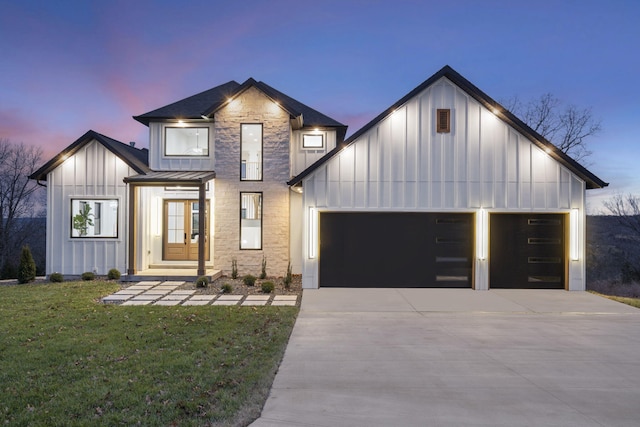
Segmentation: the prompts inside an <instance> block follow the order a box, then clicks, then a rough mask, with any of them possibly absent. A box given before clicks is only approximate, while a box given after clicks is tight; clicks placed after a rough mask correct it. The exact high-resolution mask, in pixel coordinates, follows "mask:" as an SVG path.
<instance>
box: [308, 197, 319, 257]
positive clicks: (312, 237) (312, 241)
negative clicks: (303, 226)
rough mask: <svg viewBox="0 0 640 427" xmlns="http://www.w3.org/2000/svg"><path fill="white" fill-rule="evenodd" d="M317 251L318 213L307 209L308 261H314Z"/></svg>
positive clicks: (315, 210) (314, 209) (312, 209)
mask: <svg viewBox="0 0 640 427" xmlns="http://www.w3.org/2000/svg"><path fill="white" fill-rule="evenodd" d="M317 251H318V211H317V209H316V208H309V259H315V258H316V256H317Z"/></svg>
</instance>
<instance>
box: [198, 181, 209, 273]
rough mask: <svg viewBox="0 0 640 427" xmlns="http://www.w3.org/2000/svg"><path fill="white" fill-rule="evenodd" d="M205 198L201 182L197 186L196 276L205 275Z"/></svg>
mask: <svg viewBox="0 0 640 427" xmlns="http://www.w3.org/2000/svg"><path fill="white" fill-rule="evenodd" d="M205 196H206V183H204V182H203V183H201V184H200V185H199V186H198V207H199V209H198V276H204V275H205V274H206V270H205V266H204V249H205V245H206V240H207V236H205V234H204V233H205V228H206V227H205V226H204V222H205V221H206V219H207V218H206V215H205V211H206V209H207V205H206V204H205V203H206V201H205Z"/></svg>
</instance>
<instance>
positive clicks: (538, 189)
mask: <svg viewBox="0 0 640 427" xmlns="http://www.w3.org/2000/svg"><path fill="white" fill-rule="evenodd" d="M439 108H448V109H450V110H451V132H450V133H437V132H436V129H435V123H434V121H435V116H436V110H437V109H439ZM303 186H304V203H303V210H304V225H303V227H304V230H306V231H305V232H304V233H303V239H304V242H303V250H304V252H305V257H304V262H303V286H304V287H305V288H316V287H318V258H317V256H316V257H315V258H310V257H309V242H310V240H311V239H313V238H314V237H313V236H312V233H317V230H311V229H310V225H309V224H310V220H309V215H310V214H311V213H312V212H322V211H328V212H335V211H358V212H366V211H379V212H380V211H394V212H398V211H400V212H401V211H406V212H472V213H476V212H478V211H479V210H480V209H485V210H486V211H487V212H488V213H489V214H491V213H492V212H513V213H526V212H554V213H568V212H569V211H570V210H571V209H579V211H580V215H578V218H579V221H580V224H579V225H578V230H579V242H580V248H581V255H580V257H579V259H578V260H577V261H569V289H571V290H583V289H584V284H585V280H584V233H585V231H584V230H585V225H584V223H585V221H584V206H585V200H584V194H585V189H586V186H585V182H584V181H583V180H581V179H580V178H578V177H577V176H575V175H574V174H573V173H571V172H570V171H569V170H567V169H566V168H565V167H564V166H563V165H561V164H560V163H559V162H557V161H555V160H554V159H552V158H551V157H549V156H548V155H547V154H546V153H545V152H544V151H543V150H542V149H540V148H539V147H537V146H535V145H534V144H533V143H532V142H531V141H530V140H528V139H527V138H526V137H524V136H523V135H522V134H520V133H518V132H517V131H516V130H514V129H513V128H512V127H510V126H509V125H507V124H506V123H505V122H503V121H502V120H500V119H499V118H498V117H496V115H494V113H493V112H491V111H489V110H487V109H486V108H485V107H483V106H482V105H480V104H479V103H478V102H477V101H476V100H475V99H473V98H471V97H470V96H469V95H468V94H467V93H466V92H464V91H463V90H461V89H459V88H458V87H457V86H456V85H454V84H453V83H451V82H450V81H449V80H448V79H446V78H442V79H440V80H439V81H437V82H436V83H434V84H433V85H431V86H429V87H428V88H426V89H425V90H424V91H422V92H421V93H419V94H418V95H416V96H415V97H413V98H411V99H410V100H409V101H408V102H407V103H406V104H404V105H402V106H401V107H399V108H398V109H396V110H395V111H394V112H393V113H391V114H390V115H389V116H388V117H386V118H385V119H383V120H381V121H380V122H378V123H377V124H376V125H375V126H373V127H372V128H371V129H369V130H368V131H367V132H365V133H364V134H362V135H361V136H360V137H359V138H358V139H357V140H356V141H354V142H353V143H351V144H350V145H349V146H347V147H346V148H345V149H344V150H343V151H342V152H340V153H339V154H337V155H336V156H334V157H333V158H332V159H330V160H329V161H328V162H326V163H325V164H324V165H322V166H321V167H319V168H318V169H317V170H315V171H314V172H313V173H311V174H310V175H309V176H308V177H306V178H305V179H304V180H303ZM313 223H314V224H317V221H314V222H313ZM316 236H317V234H316ZM486 263H487V261H486V260H482V261H481V260H476V262H475V268H476V270H475V289H487V288H488V266H487V264H486Z"/></svg>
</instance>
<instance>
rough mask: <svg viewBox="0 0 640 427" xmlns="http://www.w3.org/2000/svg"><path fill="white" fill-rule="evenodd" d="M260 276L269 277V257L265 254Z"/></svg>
mask: <svg viewBox="0 0 640 427" xmlns="http://www.w3.org/2000/svg"><path fill="white" fill-rule="evenodd" d="M260 278H261V279H266V278H267V259H266V258H265V257H264V255H263V256H262V271H261V272H260Z"/></svg>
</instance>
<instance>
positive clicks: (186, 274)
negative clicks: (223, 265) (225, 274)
mask: <svg viewBox="0 0 640 427" xmlns="http://www.w3.org/2000/svg"><path fill="white" fill-rule="evenodd" d="M205 276H207V277H208V278H209V281H210V282H213V281H214V280H216V279H217V278H218V277H220V276H222V271H221V270H213V269H207V273H206V274H205ZM198 277H199V276H198V275H197V271H196V269H195V268H193V267H189V268H182V269H178V268H171V269H165V268H163V269H159V268H155V269H149V270H143V271H139V272H138V273H137V274H123V275H122V277H121V278H120V280H121V281H122V282H139V281H147V280H160V281H167V280H169V281H172V280H182V281H185V282H195V281H196V279H197V278H198Z"/></svg>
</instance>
